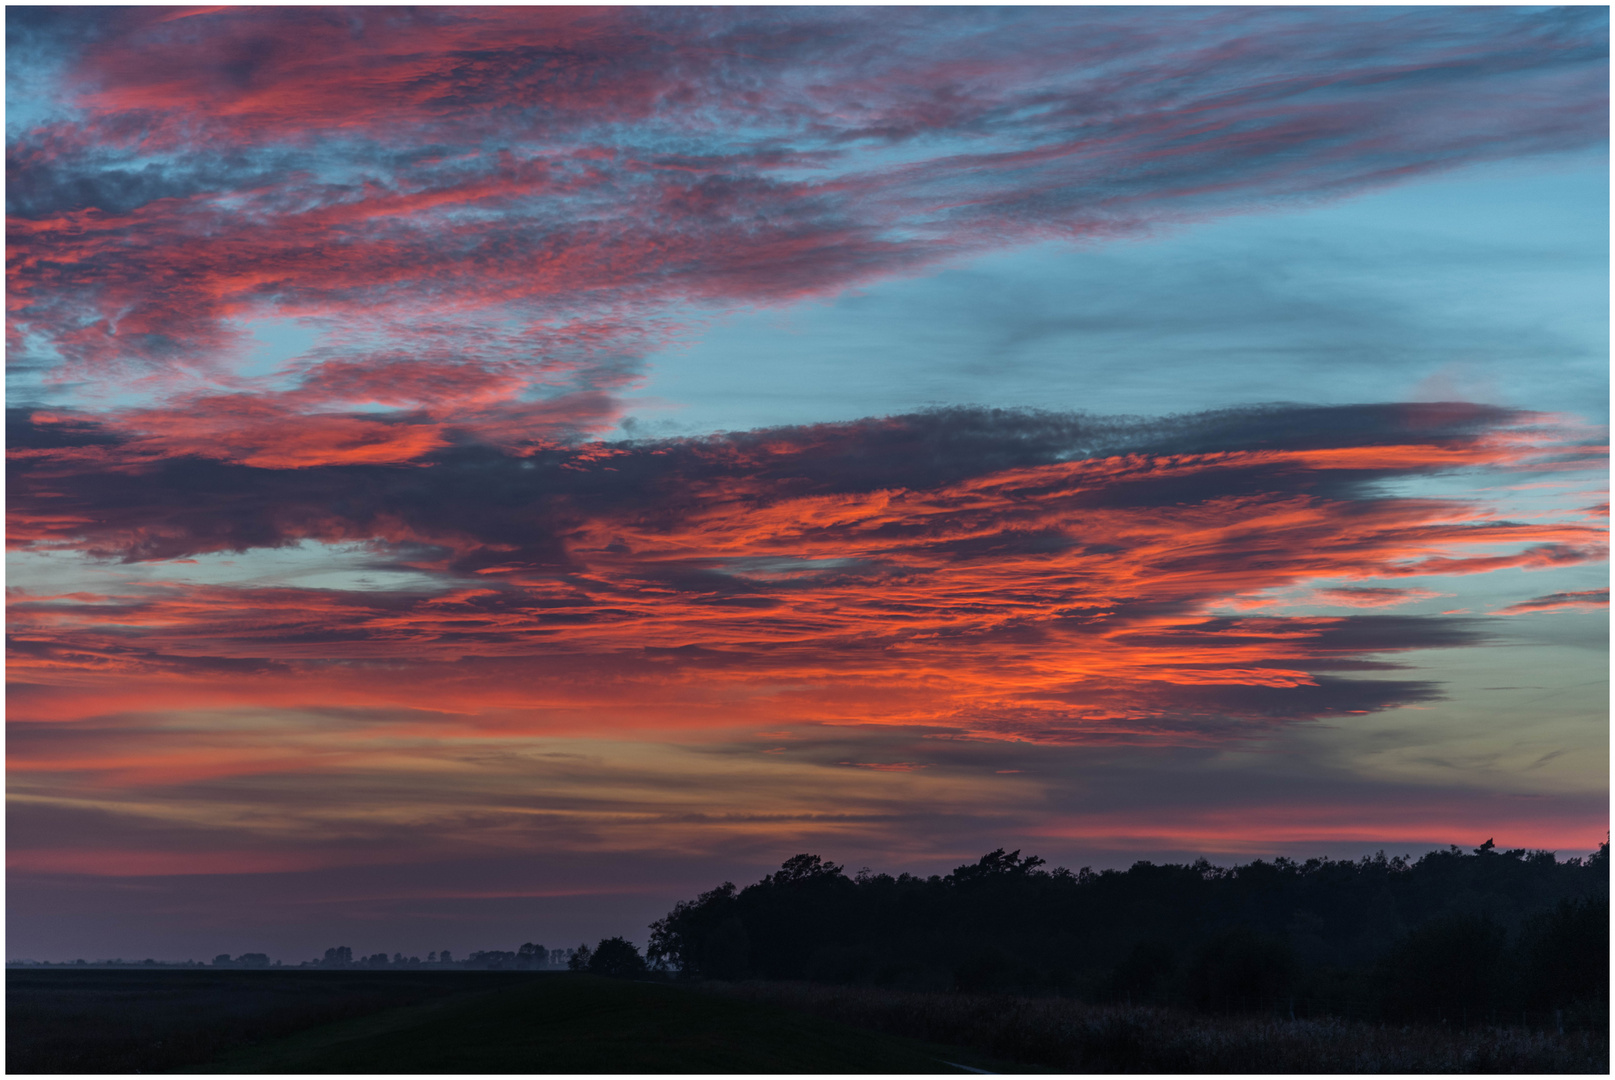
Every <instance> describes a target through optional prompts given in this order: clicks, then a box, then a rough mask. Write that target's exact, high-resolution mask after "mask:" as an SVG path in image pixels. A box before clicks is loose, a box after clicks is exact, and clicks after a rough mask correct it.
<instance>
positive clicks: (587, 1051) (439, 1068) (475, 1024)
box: [191, 975, 1024, 1074]
mask: <svg viewBox="0 0 1615 1080" xmlns="http://www.w3.org/2000/svg"><path fill="white" fill-rule="evenodd" d="M961 1057H962V1058H963V1061H962V1063H963V1064H968V1065H972V1066H973V1067H975V1068H985V1069H989V1070H992V1071H1000V1070H1001V1069H1003V1068H1004V1066H1003V1064H1002V1063H999V1062H995V1061H992V1060H990V1059H987V1058H984V1057H983V1056H982V1055H980V1054H973V1053H969V1052H964V1053H963V1054H961V1052H960V1051H959V1050H958V1049H956V1048H944V1047H940V1046H935V1045H927V1044H925V1043H922V1042H920V1041H917V1040H912V1039H907V1038H901V1037H894V1036H892V1035H886V1034H881V1033H877V1032H872V1031H868V1030H860V1029H858V1028H854V1027H849V1026H845V1025H842V1024H839V1023H835V1022H833V1021H827V1020H825V1019H822V1018H818V1017H814V1016H809V1015H805V1014H803V1013H800V1012H794V1011H790V1010H787V1009H784V1008H781V1007H779V1006H775V1005H770V1004H766V1003H760V1002H751V1001H744V1000H736V999H733V998H720V997H714V996H712V995H708V994H700V993H696V992H693V991H692V990H690V989H688V988H685V987H678V986H668V985H663V984H655V983H638V982H624V981H618V980H610V979H599V978H594V977H592V976H587V975H564V976H555V977H544V976H539V977H537V978H532V979H529V980H527V982H526V983H525V984H524V985H520V986H513V987H504V988H500V989H498V990H492V991H486V992H482V993H476V994H469V995H461V996H457V997H452V998H448V999H445V1000H442V1001H438V1002H433V1003H431V1004H426V1005H419V1006H414V1007H411V1008H406V1009H395V1010H391V1011H388V1012H384V1013H378V1014H375V1015H373V1016H369V1017H366V1018H363V1019H358V1020H351V1021H346V1022H343V1023H339V1024H333V1025H328V1026H326V1027H322V1028H318V1029H315V1030H311V1031H306V1032H303V1033H301V1034H299V1035H295V1036H292V1037H289V1038H286V1039H282V1040H278V1041H276V1042H273V1043H266V1044H262V1045H259V1046H255V1047H251V1048H248V1049H244V1050H239V1051H236V1052H234V1053H231V1054H229V1055H226V1056H224V1057H222V1058H219V1059H218V1060H215V1061H212V1062H209V1063H207V1064H206V1065H204V1066H202V1067H200V1068H197V1069H195V1070H191V1071H197V1072H238V1073H287V1072H295V1073H316V1072H317V1073H329V1072H337V1073H349V1072H386V1073H439V1072H452V1073H529V1072H542V1073H672V1072H699V1073H737V1072H743V1073H777V1072H789V1073H847V1072H852V1073H955V1074H957V1073H958V1072H959V1070H956V1069H952V1068H949V1067H948V1065H947V1064H945V1062H946V1061H960V1060H961ZM1009 1068H1011V1069H1013V1068H1014V1067H1013V1066H1009ZM1019 1071H1024V1070H1019Z"/></svg>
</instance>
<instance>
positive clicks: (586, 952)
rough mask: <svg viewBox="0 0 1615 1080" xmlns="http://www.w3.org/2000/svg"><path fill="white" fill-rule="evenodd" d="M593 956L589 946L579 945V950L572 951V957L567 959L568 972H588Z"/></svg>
mask: <svg viewBox="0 0 1615 1080" xmlns="http://www.w3.org/2000/svg"><path fill="white" fill-rule="evenodd" d="M591 955H592V954H591V951H590V949H589V946H587V945H579V946H578V947H577V948H575V949H573V950H572V955H571V956H569V957H567V960H566V967H567V970H568V971H588V970H589V959H590V956H591Z"/></svg>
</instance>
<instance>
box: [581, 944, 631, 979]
mask: <svg viewBox="0 0 1615 1080" xmlns="http://www.w3.org/2000/svg"><path fill="white" fill-rule="evenodd" d="M585 963H586V964H587V965H588V971H589V974H591V975H605V976H608V977H610V978H613V979H632V978H634V977H635V976H637V975H643V974H645V958H644V957H643V956H640V955H639V950H638V949H637V948H635V947H634V943H633V942H631V941H629V940H628V939H626V938H620V937H612V938H606V939H605V940H603V941H601V942H600V944H598V945H596V946H595V947H594V952H592V953H590V954H589V957H588V959H587V961H585Z"/></svg>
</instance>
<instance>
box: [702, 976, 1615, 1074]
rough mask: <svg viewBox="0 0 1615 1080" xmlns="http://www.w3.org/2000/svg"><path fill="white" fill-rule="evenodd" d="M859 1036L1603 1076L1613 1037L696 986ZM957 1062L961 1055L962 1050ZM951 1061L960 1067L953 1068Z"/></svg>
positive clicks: (1176, 1060) (1160, 1055)
mask: <svg viewBox="0 0 1615 1080" xmlns="http://www.w3.org/2000/svg"><path fill="white" fill-rule="evenodd" d="M703 989H705V990H706V991H707V992H709V993H715V994H722V995H725V996H728V997H733V998H736V999H740V1000H746V1001H756V1002H767V1003H769V1004H775V1005H783V1006H787V1007H789V1008H791V1009H795V1010H800V1011H805V1012H811V1013H813V1014H814V1015H816V1016H821V1017H824V1018H825V1019H830V1020H842V1021H845V1022H847V1023H855V1024H858V1025H859V1026H862V1027H868V1028H871V1029H873V1030H878V1031H884V1032H887V1033H890V1034H898V1035H904V1036H907V1037H909V1038H917V1039H935V1040H938V1041H944V1040H945V1041H947V1042H950V1043H956V1044H960V1045H964V1046H969V1047H971V1048H972V1049H973V1050H974V1051H976V1052H978V1053H982V1054H996V1055H999V1056H1000V1057H1001V1058H1007V1059H1010V1060H1013V1061H1016V1062H1017V1063H1018V1067H1019V1068H1020V1069H1022V1070H1025V1069H1027V1068H1036V1067H1041V1068H1044V1069H1049V1070H1051V1071H1057V1072H1073V1073H1168V1074H1170V1073H1230V1074H1237V1073H1531V1074H1536V1073H1598V1074H1607V1073H1608V1072H1609V1030H1608V1028H1607V1026H1606V1027H1601V1028H1598V1029H1595V1030H1591V1031H1589V1030H1585V1029H1584V1030H1580V1031H1569V1032H1566V1033H1564V1034H1559V1033H1558V1032H1555V1031H1542V1030H1532V1029H1528V1028H1521V1027H1503V1026H1481V1025H1475V1026H1470V1027H1457V1026H1453V1027H1443V1026H1439V1025H1417V1024H1415V1025H1403V1024H1374V1023H1367V1022H1363V1021H1354V1020H1343V1019H1337V1018H1326V1019H1301V1020H1290V1019H1288V1018H1284V1019H1279V1018H1275V1017H1273V1016H1271V1015H1268V1016H1263V1015H1254V1014H1246V1015H1229V1016H1209V1015H1206V1014H1204V1013H1199V1012H1193V1011H1189V1010H1184V1009H1169V1008H1159V1007H1152V1006H1142V1005H1135V1006H1123V1005H1094V1004H1088V1003H1084V1002H1081V1001H1076V1000H1073V999H1070V998H1057V997H1019V996H1013V995H1007V994H994V995H989V994H959V993H927V992H918V991H903V990H895V989H888V988H875V987H868V988H865V987H849V986H823V985H816V984H812V983H803V982H761V981H757V982H738V983H718V982H711V983H705V984H703ZM961 1053H962V1051H961ZM952 1060H955V1061H958V1060H962V1059H960V1058H954V1059H952Z"/></svg>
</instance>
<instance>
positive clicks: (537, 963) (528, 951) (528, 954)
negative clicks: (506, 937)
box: [516, 941, 550, 968]
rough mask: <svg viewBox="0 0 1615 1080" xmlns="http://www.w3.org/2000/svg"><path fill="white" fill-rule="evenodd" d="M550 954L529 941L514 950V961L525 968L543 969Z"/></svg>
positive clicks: (542, 947) (540, 946)
mask: <svg viewBox="0 0 1615 1080" xmlns="http://www.w3.org/2000/svg"><path fill="white" fill-rule="evenodd" d="M549 957H550V952H549V950H548V949H546V948H545V947H544V946H542V945H535V944H534V943H533V942H531V941H529V942H527V943H526V944H524V945H523V946H522V947H521V948H519V949H517V950H516V960H517V962H518V963H519V964H520V965H521V966H522V967H526V968H535V967H544V966H546V965H547V964H548V963H549Z"/></svg>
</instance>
